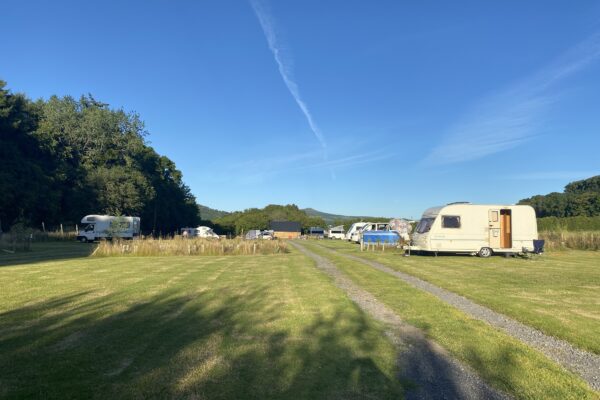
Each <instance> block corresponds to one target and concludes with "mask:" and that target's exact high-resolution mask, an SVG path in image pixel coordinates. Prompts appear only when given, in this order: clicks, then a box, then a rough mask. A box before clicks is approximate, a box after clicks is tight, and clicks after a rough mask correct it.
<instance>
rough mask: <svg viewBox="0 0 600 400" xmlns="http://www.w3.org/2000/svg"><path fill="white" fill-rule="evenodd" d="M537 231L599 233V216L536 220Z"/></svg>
mask: <svg viewBox="0 0 600 400" xmlns="http://www.w3.org/2000/svg"><path fill="white" fill-rule="evenodd" d="M538 231H600V216H596V217H582V216H580V217H567V218H557V217H545V218H538Z"/></svg>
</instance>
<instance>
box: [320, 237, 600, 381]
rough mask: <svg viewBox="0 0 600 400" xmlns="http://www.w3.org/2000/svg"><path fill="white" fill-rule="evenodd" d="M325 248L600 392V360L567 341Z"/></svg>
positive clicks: (422, 282)
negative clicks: (510, 340)
mask: <svg viewBox="0 0 600 400" xmlns="http://www.w3.org/2000/svg"><path fill="white" fill-rule="evenodd" d="M321 248H322V249H323V250H326V251H329V252H332V253H335V254H337V255H340V256H342V257H346V258H347V259H349V260H353V261H358V262H361V263H363V264H366V265H369V266H371V267H373V268H375V269H377V270H379V271H382V272H385V273H387V274H390V275H392V276H395V277H396V278H399V279H401V280H403V281H404V282H406V283H408V284H410V285H412V286H414V287H416V288H418V289H421V290H424V291H426V292H428V293H431V294H432V295H434V296H436V297H437V298H438V299H440V300H442V301H443V302H445V303H447V304H450V305H451V306H454V307H456V308H458V309H459V310H461V311H463V312H464V313H466V314H468V315H470V316H471V317H473V318H476V319H478V320H481V321H485V322H487V323H489V324H490V325H492V326H494V327H496V328H499V329H500V330H502V331H504V332H505V333H507V334H508V335H510V336H512V337H514V338H516V339H518V340H520V341H522V342H523V343H526V344H527V345H529V346H531V347H534V348H535V349H537V350H538V351H540V352H541V353H543V354H544V355H546V356H547V357H548V358H550V359H551V360H554V361H555V362H557V363H559V364H560V365H562V366H563V367H565V368H567V369H568V370H570V371H573V372H574V373H576V374H577V375H579V376H580V377H581V378H582V379H584V380H585V381H586V382H587V383H589V385H590V386H591V387H592V388H593V389H595V390H600V356H598V355H596V354H593V353H589V352H587V351H584V350H581V349H578V348H576V347H574V346H573V345H571V344H570V343H568V342H566V341H564V340H560V339H557V338H554V337H552V336H548V335H546V334H544V333H542V332H540V331H538V330H537V329H535V328H532V327H530V326H527V325H524V324H522V323H520V322H518V321H515V320H514V319H512V318H509V317H507V316H505V315H503V314H500V313H497V312H495V311H492V310H490V309H489V308H487V307H483V306H481V305H479V304H476V303H474V302H472V301H471V300H469V299H467V298H465V297H462V296H460V295H458V294H456V293H453V292H450V291H448V290H445V289H442V288H440V287H438V286H435V285H433V284H431V283H429V282H426V281H424V280H422V279H419V278H416V277H414V276H412V275H409V274H406V273H403V272H399V271H396V270H394V269H392V268H390V267H387V266H385V265H383V264H380V263H378V262H376V261H371V260H367V259H364V258H362V257H356V256H353V255H349V254H344V253H342V252H338V251H335V250H331V249H328V248H326V247H323V246H321Z"/></svg>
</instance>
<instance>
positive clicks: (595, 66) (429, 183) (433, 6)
mask: <svg viewBox="0 0 600 400" xmlns="http://www.w3.org/2000/svg"><path fill="white" fill-rule="evenodd" d="M0 49H2V52H1V53H0V54H1V56H0V57H1V58H0V78H1V79H4V80H6V81H7V82H8V85H9V87H10V88H11V89H12V90H14V91H19V92H24V93H26V94H28V95H29V96H30V97H32V98H39V97H44V98H47V97H48V96H50V95H52V94H58V95H72V96H76V97H78V96H79V95H81V94H83V93H92V94H93V95H94V96H95V97H96V98H98V99H99V100H102V101H104V102H107V103H110V104H111V105H112V106H114V107H123V108H125V109H127V110H133V111H136V112H138V113H139V114H140V115H141V116H142V118H143V120H145V122H146V127H147V129H148V131H149V132H150V135H149V141H150V142H151V144H152V146H154V147H155V148H156V150H157V151H158V152H159V153H161V154H164V155H167V156H168V157H170V158H171V159H173V160H174V161H175V162H176V164H177V166H178V167H179V168H180V169H181V170H182V171H183V173H184V179H185V181H186V183H187V184H188V185H189V186H190V187H191V189H192V191H193V193H194V194H195V195H196V196H197V199H198V201H199V202H200V203H202V204H205V205H208V206H211V207H214V208H219V209H224V210H237V209H244V208H248V207H262V206H264V205H267V204H271V203H276V204H287V203H295V204H298V205H299V206H300V207H313V208H316V209H319V210H323V211H327V212H334V213H341V214H350V215H357V214H360V215H386V216H406V217H418V216H419V215H420V214H421V212H422V211H423V210H424V209H426V208H428V207H429V206H433V205H438V204H442V203H447V202H451V201H465V200H466V201H472V202H478V203H514V202H516V201H518V200H519V199H521V198H524V197H529V196H531V195H534V194H539V193H547V192H551V191H561V190H562V188H563V186H564V185H565V184H566V183H568V182H570V181H572V180H575V179H581V178H585V177H589V176H592V175H596V174H598V173H600V157H598V150H599V148H600V132H599V127H600V112H598V104H600V5H599V3H598V2H595V1H577V2H567V1H554V2H547V1H529V2H519V1H505V2H481V1H469V2H445V3H444V2H433V1H423V2H415V4H408V2H398V1H374V2H365V1H346V0H344V1H342V0H339V1H326V2H324V1H308V0H307V1H302V2H298V1H283V0H282V1H274V0H271V1H259V0H256V1H176V2H175V1H147V0H146V1H137V2H136V1H128V2H116V1H115V2H110V1H106V2H101V3H100V2H81V1H77V2H76V1H72V2H68V1H55V2H47V1H27V0H24V1H18V2H17V1H12V2H4V3H3V5H2V23H1V24H0Z"/></svg>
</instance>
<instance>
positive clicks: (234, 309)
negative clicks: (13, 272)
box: [0, 285, 403, 399]
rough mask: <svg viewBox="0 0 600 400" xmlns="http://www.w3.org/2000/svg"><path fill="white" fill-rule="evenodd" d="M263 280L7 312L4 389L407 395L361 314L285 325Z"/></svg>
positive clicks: (90, 297)
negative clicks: (248, 285)
mask: <svg viewBox="0 0 600 400" xmlns="http://www.w3.org/2000/svg"><path fill="white" fill-rule="evenodd" d="M266 289H267V288H266V286H265V287H261V286H260V285H259V286H258V287H255V288H253V289H252V290H248V291H246V292H245V293H244V294H232V293H229V292H228V291H227V290H221V291H218V293H215V292H216V291H208V292H194V293H189V294H182V293H181V292H168V291H166V292H162V293H160V294H159V295H156V296H153V297H151V298H150V299H149V300H147V301H144V302H141V303H131V300H130V299H129V298H128V297H126V296H125V295H124V294H118V293H117V294H110V295H106V296H99V295H98V293H97V292H79V293H75V294H71V295H69V296H63V297H56V298H53V299H50V300H45V301H43V302H39V303H34V304H29V305H26V306H23V307H21V308H19V309H15V310H11V311H8V312H4V313H1V314H0V370H1V371H2V376H1V377H0V397H2V398H19V399H21V398H40V397H43V398H60V399H68V398H102V399H104V398H111V397H112V398H167V399H168V398H211V399H213V398H215V399H238V398H256V399H266V398H283V399H285V398H288V399H300V398H309V399H313V398H365V397H371V398H398V397H401V396H402V392H403V384H402V383H400V382H399V381H398V380H397V379H395V377H394V376H389V374H386V373H385V372H384V371H382V369H381V368H380V367H379V366H378V365H377V364H376V363H375V362H374V360H373V359H372V357H371V356H370V354H372V352H373V350H374V349H373V342H374V340H372V339H373V337H372V334H373V330H372V329H371V327H372V325H370V324H371V323H370V322H369V319H368V318H367V317H366V316H365V315H364V314H362V313H360V312H352V313H350V312H348V310H347V309H338V310H336V311H335V313H334V314H333V316H332V315H331V314H328V315H325V314H321V313H319V314H318V315H317V316H316V318H313V320H312V322H311V323H309V324H307V325H306V326H304V325H303V324H301V323H298V324H292V325H291V326H282V325H281V318H283V312H284V311H283V310H282V308H281V307H280V306H278V305H277V304H276V303H275V302H273V301H272V300H268V299H265V296H263V294H264V290H266ZM286 321H292V322H293V319H289V318H288V319H286Z"/></svg>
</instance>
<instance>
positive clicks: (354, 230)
mask: <svg viewBox="0 0 600 400" xmlns="http://www.w3.org/2000/svg"><path fill="white" fill-rule="evenodd" d="M367 224H368V222H355V223H353V224H352V225H351V226H350V229H348V232H346V237H345V239H346V240H348V241H350V242H356V243H358V241H359V240H360V235H359V231H360V230H361V229H362V227H363V226H365V225H367Z"/></svg>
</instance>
